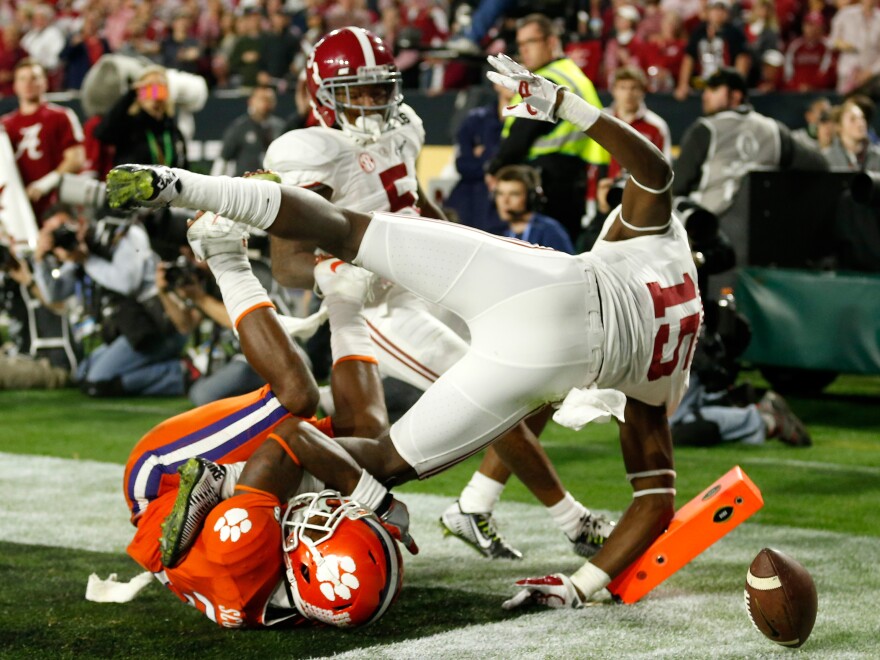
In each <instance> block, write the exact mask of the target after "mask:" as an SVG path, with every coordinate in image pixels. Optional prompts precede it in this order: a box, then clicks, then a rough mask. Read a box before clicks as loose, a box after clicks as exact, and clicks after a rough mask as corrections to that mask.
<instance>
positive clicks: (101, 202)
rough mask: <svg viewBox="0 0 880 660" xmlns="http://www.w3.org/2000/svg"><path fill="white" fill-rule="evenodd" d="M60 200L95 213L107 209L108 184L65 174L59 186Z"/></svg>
mask: <svg viewBox="0 0 880 660" xmlns="http://www.w3.org/2000/svg"><path fill="white" fill-rule="evenodd" d="M58 200H59V201H60V202H61V203H63V204H69V205H71V206H82V207H83V208H85V209H87V210H88V211H90V212H92V213H94V212H96V211H99V210H101V209H104V208H105V203H106V201H107V184H106V183H104V182H103V181H98V180H97V179H93V178H92V177H90V176H84V175H82V174H64V175H62V177H61V183H60V184H59V185H58Z"/></svg>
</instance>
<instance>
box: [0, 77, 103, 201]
mask: <svg viewBox="0 0 880 660" xmlns="http://www.w3.org/2000/svg"><path fill="white" fill-rule="evenodd" d="M46 87H47V82H46V72H45V71H44V70H43V67H42V66H40V65H39V64H37V63H36V62H34V61H33V60H30V59H24V60H22V61H21V62H19V63H18V65H17V66H16V67H15V78H14V80H13V88H14V90H15V95H16V96H17V97H18V109H17V110H14V111H12V112H10V113H8V114H5V115H3V117H0V122H2V123H3V126H4V128H5V129H6V132H7V133H8V134H9V139H10V141H11V142H12V148H13V150H14V151H15V161H16V164H17V165H18V170H19V172H20V173H21V179H22V183H24V186H25V190H26V192H27V196H28V198H29V199H30V200H31V204H32V205H33V207H34V215H35V216H36V217H37V218H41V217H42V216H43V214H44V212H45V211H46V210H47V209H48V208H49V207H50V206H51V205H52V204H53V203H55V202H56V201H57V199H56V197H57V196H56V195H55V190H56V188H58V184H59V183H61V175H62V174H66V173H76V172H79V171H80V170H81V169H82V166H83V162H84V161H85V151H84V149H83V144H82V143H83V131H82V126H81V125H80V123H79V119H77V116H76V115H75V114H74V113H73V111H72V110H70V109H69V108H63V107H61V106H59V105H55V104H54V103H47V102H46V100H45V94H46Z"/></svg>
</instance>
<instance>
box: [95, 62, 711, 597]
mask: <svg viewBox="0 0 880 660" xmlns="http://www.w3.org/2000/svg"><path fill="white" fill-rule="evenodd" d="M490 64H492V65H493V66H494V67H495V68H496V69H497V70H498V71H499V73H494V72H493V73H490V74H489V76H490V78H491V79H492V80H493V82H497V83H499V84H502V85H506V86H508V87H509V88H515V89H516V90H517V91H518V92H519V93H520V95H521V96H522V98H523V99H524V100H525V101H524V103H521V104H519V105H517V106H514V107H512V108H509V109H508V112H509V113H511V114H515V115H517V116H522V117H532V118H535V119H541V120H545V121H546V120H550V121H555V120H556V118H557V116H559V117H563V118H565V119H567V120H569V121H571V122H573V123H575V124H577V125H579V126H581V127H582V128H583V129H584V130H585V131H586V132H587V133H588V135H589V136H590V137H592V138H593V139H595V140H596V141H597V142H598V143H599V144H601V145H602V146H603V147H605V148H606V149H607V150H608V151H610V152H611V153H612V154H613V155H614V156H615V157H616V158H617V160H618V161H619V162H620V163H621V165H622V166H623V167H625V168H626V169H628V170H629V171H630V172H631V174H632V177H631V178H630V179H629V181H628V182H627V184H626V188H625V189H624V193H623V201H622V203H621V206H620V207H618V208H617V209H615V210H614V211H613V212H612V213H611V214H610V216H609V218H608V220H607V221H606V224H605V226H604V228H603V230H602V234H601V236H600V239H599V241H598V242H597V244H596V246H595V247H594V249H593V251H592V252H590V253H586V254H583V255H579V256H570V255H566V254H562V253H558V252H554V251H550V250H545V249H541V248H536V247H535V246H532V245H528V244H524V243H521V242H519V241H515V240H512V239H503V238H498V237H493V236H490V235H488V234H484V233H482V232H480V231H477V230H473V229H470V228H467V227H462V226H457V225H450V224H449V223H443V222H432V221H428V220H426V221H423V222H417V223H414V222H411V221H409V220H408V219H406V218H402V217H400V216H396V215H394V214H388V213H376V214H374V215H372V216H369V215H365V214H362V213H356V212H352V211H346V210H343V209H338V208H336V207H335V206H333V205H332V204H330V203H328V202H327V201H326V200H324V199H321V198H319V197H318V196H317V195H313V194H311V193H309V192H308V191H303V190H298V189H295V188H289V187H285V186H278V185H276V184H274V183H271V182H264V181H254V180H238V179H228V178H225V177H222V178H210V177H205V176H201V175H197V174H193V173H191V172H187V171H184V170H178V169H169V168H164V167H145V166H122V167H120V168H117V169H116V170H114V171H113V172H112V173H111V175H110V176H109V177H108V184H109V188H108V193H109V198H110V200H111V203H112V204H115V205H117V206H123V205H127V204H153V205H161V204H173V205H175V206H181V207H187V208H200V209H206V210H211V211H214V212H216V213H217V214H219V215H222V216H225V217H228V218H232V219H235V220H237V221H240V222H242V223H246V224H248V225H251V226H255V227H258V228H261V229H264V230H266V231H268V232H269V233H270V234H274V235H277V236H281V237H284V238H291V239H297V240H313V241H315V242H316V243H317V244H318V245H319V246H320V247H321V248H322V249H324V250H326V251H328V252H330V253H331V254H334V255H336V256H337V257H339V258H341V259H345V260H348V261H351V262H352V263H355V264H357V265H359V266H362V267H364V268H366V269H368V270H370V271H373V272H375V273H376V274H378V275H379V276H381V277H385V278H388V279H390V280H392V281H394V282H396V283H398V284H400V285H402V286H404V287H406V288H408V289H410V290H411V291H413V292H415V293H417V294H418V295H420V296H422V297H423V298H426V299H428V300H429V301H432V302H436V303H437V304H439V305H442V306H444V307H446V308H448V309H450V310H451V311H453V312H455V313H457V314H458V315H459V316H461V317H462V318H463V319H464V320H465V321H466V322H467V324H468V326H469V329H470V333H471V346H470V347H469V349H468V352H467V354H466V355H465V357H464V358H462V360H461V361H459V362H458V363H457V364H455V366H453V367H452V368H451V369H450V370H449V371H447V372H446V373H445V374H444V375H443V376H442V377H441V378H440V379H438V380H437V381H436V382H435V383H434V384H433V385H432V386H431V387H430V388H429V389H428V390H427V391H426V393H425V394H424V396H422V398H421V399H419V401H418V402H417V403H416V405H415V406H413V408H412V409H411V410H410V411H409V412H408V413H407V414H406V415H405V416H404V417H403V418H401V419H400V420H399V421H398V422H397V423H395V424H394V425H393V426H392V427H391V429H390V432H389V434H388V435H386V436H383V437H382V438H379V439H376V440H368V439H355V440H349V439H342V440H340V441H339V442H340V444H341V445H343V446H344V448H345V449H346V450H347V451H348V453H349V454H351V456H353V457H354V458H355V459H356V460H357V462H358V463H359V464H360V465H362V466H363V467H364V468H365V469H366V470H368V471H370V472H372V473H373V474H374V475H375V476H376V477H378V478H379V479H380V480H383V481H385V482H386V483H389V484H394V483H401V482H403V481H406V480H409V479H412V478H416V477H418V478H425V477H427V476H430V475H432V474H434V473H436V472H438V471H440V470H443V469H445V468H447V467H449V466H451V465H453V464H454V463H456V462H458V461H460V460H462V459H463V458H465V457H466V456H469V455H470V454H472V453H474V452H476V451H478V450H479V449H481V448H482V447H484V446H485V445H486V444H488V443H490V442H492V441H493V440H494V439H495V438H497V437H498V436H499V435H501V434H502V433H503V432H504V431H506V430H507V429H508V428H510V427H511V426H512V425H513V424H515V423H517V422H518V421H519V420H520V419H522V418H523V417H525V416H526V415H528V414H529V413H530V412H532V411H534V410H536V409H537V408H538V407H539V406H541V405H543V404H544V403H547V402H554V401H561V400H563V399H564V398H566V396H567V395H569V397H570V400H573V399H577V398H579V399H580V407H581V408H583V407H589V402H590V400H591V399H590V397H591V395H592V396H593V399H594V400H595V402H597V403H600V402H602V401H606V402H607V400H608V397H603V396H602V393H601V392H600V393H596V392H595V391H593V390H586V391H583V392H581V393H577V392H574V393H570V392H571V390H573V389H576V388H588V387H590V386H593V385H595V386H596V387H598V388H609V389H614V390H619V391H620V392H623V394H625V395H626V406H625V421H624V414H623V413H624V410H622V409H619V408H622V407H623V406H620V407H619V408H618V407H616V406H611V409H612V411H613V412H614V414H615V415H616V416H618V419H619V420H620V424H619V427H620V441H621V448H622V451H623V458H624V464H625V466H626V469H627V473H628V474H627V477H628V478H629V480H630V481H631V482H632V485H633V488H634V490H635V492H634V499H633V502H632V503H631V505H630V506H629V507H628V508H627V510H626V512H625V513H624V515H623V517H622V518H621V519H620V522H619V524H618V526H617V528H616V530H615V532H614V533H613V534H612V535H611V537H610V538H609V539H608V541H607V542H606V543H605V546H604V547H603V549H602V550H601V551H600V552H599V553H598V554H597V555H596V556H595V557H594V558H593V559H592V560H591V561H590V562H587V563H586V564H585V565H584V566H583V567H581V568H580V569H579V570H578V571H577V572H576V573H575V574H574V575H572V576H571V578H568V577H566V576H562V575H554V576H549V577H548V578H541V579H536V580H533V581H527V582H526V584H525V585H524V586H526V589H525V590H523V591H522V592H520V594H518V595H517V596H516V597H514V598H513V599H511V600H510V601H508V603H507V604H506V605H507V606H517V605H520V604H522V603H526V602H538V603H542V604H547V605H554V606H577V605H579V604H580V603H581V602H582V599H583V598H587V597H589V596H591V595H592V594H594V593H595V592H596V591H598V590H599V589H601V588H603V587H605V586H606V585H607V584H608V582H609V581H610V579H611V578H612V577H614V576H616V575H617V574H619V573H620V572H621V571H622V570H623V569H624V568H625V567H626V566H628V565H629V564H630V563H631V562H632V561H633V560H634V559H635V558H637V557H638V556H639V555H640V554H641V553H642V552H643V551H644V550H645V549H646V548H647V547H648V545H649V544H650V543H651V542H652V541H653V540H654V539H655V538H656V537H657V536H659V535H660V534H661V533H662V531H663V530H664V529H665V527H666V525H667V524H668V522H669V520H670V519H671V518H672V515H673V513H674V494H675V489H674V479H675V473H674V471H673V459H672V440H671V437H670V433H669V426H668V423H667V421H666V413H667V409H668V408H674V407H675V406H676V405H677V404H678V402H679V401H680V399H681V397H682V395H683V393H684V391H685V389H686V387H687V380H688V373H689V368H690V358H691V355H692V353H693V348H694V345H695V342H696V335H697V330H698V328H699V325H700V320H701V319H700V317H701V313H702V311H701V305H700V299H699V292H698V291H697V286H696V280H697V275H696V269H695V267H694V264H693V261H692V259H691V253H690V249H689V246H688V241H687V236H686V234H685V231H684V228H683V226H682V225H681V223H680V222H679V221H678V220H677V219H676V218H675V217H674V216H673V215H672V213H671V206H672V200H671V195H670V193H669V188H670V185H671V179H672V173H671V170H670V167H669V165H668V163H667V162H666V160H665V159H664V158H663V156H662V154H661V153H660V152H659V151H658V150H657V149H656V147H654V146H653V145H652V144H650V143H649V142H648V141H647V140H645V139H644V138H643V137H642V136H640V135H639V134H638V133H636V132H635V131H634V130H632V129H631V128H630V127H628V126H626V125H625V124H623V123H622V122H620V121H619V120H616V119H615V118H613V117H611V116H608V115H604V114H602V113H601V112H600V111H599V110H598V109H596V108H594V107H593V106H590V105H588V104H586V103H585V102H583V101H582V100H581V99H579V98H577V97H576V96H574V95H572V94H569V93H567V92H565V91H564V88H560V87H558V86H556V85H554V84H553V83H551V82H549V81H547V80H545V79H543V78H541V77H539V76H536V75H534V74H531V73H529V72H528V71H526V70H525V69H524V68H523V67H521V66H519V65H518V64H516V63H514V62H513V61H512V60H510V59H509V58H506V57H505V56H501V57H499V58H494V57H492V58H490ZM211 229H212V228H211V226H210V225H208V224H206V225H205V232H206V239H208V238H211V244H212V246H213V247H212V249H214V250H216V249H222V241H218V240H216V238H217V237H211V236H210V231H211ZM223 231H228V230H227V229H224V230H223ZM191 238H192V237H191ZM229 242H230V245H236V246H237V243H239V242H240V236H236V235H232V234H230V235H229ZM236 249H238V248H237V247H236ZM230 295H231V297H232V298H233V299H232V300H226V303H227V305H228V306H233V307H236V308H238V309H241V310H243V311H245V310H248V309H250V308H252V307H255V306H261V305H263V304H265V303H264V298H265V292H263V291H262V290H261V291H259V292H258V291H256V290H255V289H254V288H253V287H250V286H247V285H246V284H245V281H244V280H243V281H242V286H241V287H238V288H234V290H232V291H230ZM236 316H240V315H236ZM264 359H266V360H271V359H272V358H271V355H267V356H265V358H264ZM255 367H256V368H257V369H258V370H259V367H258V366H257V365H255ZM578 394H580V396H576V395H578ZM585 400H586V404H585V403H584V402H585ZM572 405H573V404H572ZM563 408H565V406H563ZM299 428H300V429H301V430H302V433H303V434H310V433H315V432H316V431H314V430H313V427H310V426H308V425H300V427H299ZM303 468H305V469H308V466H307V465H306V464H305V459H304V463H303ZM377 486H378V484H377Z"/></svg>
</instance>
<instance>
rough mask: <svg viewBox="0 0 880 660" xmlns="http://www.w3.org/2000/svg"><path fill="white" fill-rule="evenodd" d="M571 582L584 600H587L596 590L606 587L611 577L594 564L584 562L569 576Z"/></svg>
mask: <svg viewBox="0 0 880 660" xmlns="http://www.w3.org/2000/svg"><path fill="white" fill-rule="evenodd" d="M571 583H572V584H573V585H574V586H576V587H577V588H578V591H580V592H581V595H582V596H583V597H584V600H589V599H590V597H591V596H593V594H595V593H596V592H597V591H599V590H600V589H604V588H605V587H607V586H608V585H609V584H610V583H611V578H610V577H609V576H608V573H606V572H605V571H603V570H602V569H601V568H599V567H598V566H596V565H595V564H591V563H590V562H586V563H585V564H584V565H583V566H581V567H580V568H579V569H577V570H576V571H575V572H574V574H573V575H572V576H571Z"/></svg>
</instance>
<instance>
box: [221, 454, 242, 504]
mask: <svg viewBox="0 0 880 660" xmlns="http://www.w3.org/2000/svg"><path fill="white" fill-rule="evenodd" d="M244 463H245V462H244V461H241V462H239V463H227V464H225V465H224V466H223V467H225V468H226V478H225V479H224V480H223V485H222V486H220V499H223V500H228V499H229V498H230V497H232V493H233V492H234V491H235V486H236V485H237V484H238V478H239V477H240V476H241V471H242V470H244Z"/></svg>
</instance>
